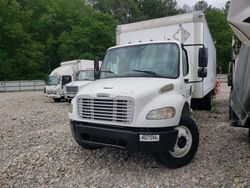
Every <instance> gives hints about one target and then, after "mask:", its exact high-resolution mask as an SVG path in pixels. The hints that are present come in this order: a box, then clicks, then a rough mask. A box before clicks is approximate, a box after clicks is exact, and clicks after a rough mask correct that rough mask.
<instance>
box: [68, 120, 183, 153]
mask: <svg viewBox="0 0 250 188" xmlns="http://www.w3.org/2000/svg"><path fill="white" fill-rule="evenodd" d="M70 124H71V131H72V134H73V136H74V138H75V140H76V142H78V143H79V144H81V143H82V144H94V145H99V146H109V147H115V148H119V149H123V150H127V151H129V152H150V153H154V152H166V151H169V150H172V149H173V148H174V145H175V143H176V139H177V135H178V131H177V130H176V129H174V128H150V129H138V128H117V127H107V126H103V125H99V124H93V123H87V122H78V121H71V122H70ZM140 135H159V137H160V139H159V141H155V142H149V141H146V142H145V141H140V140H139V137H140Z"/></svg>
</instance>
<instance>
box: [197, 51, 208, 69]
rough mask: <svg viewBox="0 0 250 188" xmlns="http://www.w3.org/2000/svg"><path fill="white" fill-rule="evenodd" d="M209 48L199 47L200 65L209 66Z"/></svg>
mask: <svg viewBox="0 0 250 188" xmlns="http://www.w3.org/2000/svg"><path fill="white" fill-rule="evenodd" d="M207 62H208V50H207V48H200V49H199V67H207Z"/></svg>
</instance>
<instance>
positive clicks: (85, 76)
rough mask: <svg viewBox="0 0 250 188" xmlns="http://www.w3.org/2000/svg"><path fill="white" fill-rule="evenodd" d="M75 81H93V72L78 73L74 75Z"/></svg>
mask: <svg viewBox="0 0 250 188" xmlns="http://www.w3.org/2000/svg"><path fill="white" fill-rule="evenodd" d="M76 80H78V81H80V80H94V70H84V71H80V72H78V73H77V75H76Z"/></svg>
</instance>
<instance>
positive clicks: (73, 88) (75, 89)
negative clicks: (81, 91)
mask: <svg viewBox="0 0 250 188" xmlns="http://www.w3.org/2000/svg"><path fill="white" fill-rule="evenodd" d="M66 92H67V93H77V92H78V86H66Z"/></svg>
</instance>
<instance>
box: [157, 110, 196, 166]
mask: <svg viewBox="0 0 250 188" xmlns="http://www.w3.org/2000/svg"><path fill="white" fill-rule="evenodd" d="M176 129H177V130H178V131H179V132H178V136H177V140H176V144H175V146H174V149H173V150H171V151H167V152H164V153H158V157H159V159H160V161H161V162H162V163H163V164H164V165H165V166H167V167H169V168H179V167H182V166H184V165H187V164H188V163H189V162H190V161H191V160H192V159H193V158H194V156H195V154H196V152H197V149H198V146H199V131H198V128H197V126H196V123H195V122H194V121H193V120H192V119H191V118H190V117H189V116H187V115H182V117H181V120H180V124H179V125H178V126H177V127H176Z"/></svg>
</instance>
